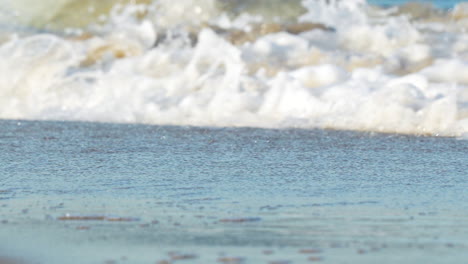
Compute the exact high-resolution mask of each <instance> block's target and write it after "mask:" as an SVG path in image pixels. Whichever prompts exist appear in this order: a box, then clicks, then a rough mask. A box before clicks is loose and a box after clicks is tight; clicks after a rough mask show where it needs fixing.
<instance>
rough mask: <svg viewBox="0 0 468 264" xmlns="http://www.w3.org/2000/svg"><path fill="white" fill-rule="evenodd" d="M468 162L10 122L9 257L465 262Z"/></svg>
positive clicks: (4, 211) (440, 145)
mask: <svg viewBox="0 0 468 264" xmlns="http://www.w3.org/2000/svg"><path fill="white" fill-rule="evenodd" d="M467 153H468V141H466V140H457V139H454V138H433V137H413V136H396V135H385V134H373V133H357V132H339V131H323V130H295V129H291V130H264V129H250V128H217V129H213V128H192V127H161V126H143V125H112V124H92V123H62V122H23V121H22V122H17V121H1V122H0V183H1V185H0V186H1V187H0V237H1V238H2V239H1V241H2V242H0V256H2V255H3V256H9V257H17V258H22V259H25V260H26V261H30V262H32V263H36V262H38V263H64V262H66V263H105V262H106V261H108V262H109V261H111V262H112V261H113V263H155V262H156V263H157V261H162V260H170V259H171V258H173V259H176V258H183V257H186V258H187V260H185V261H184V263H275V262H274V261H280V260H281V261H285V262H281V263H306V262H307V263H308V262H309V261H308V259H310V260H313V261H317V262H319V263H376V261H377V262H378V263H394V262H396V261H398V262H400V263H463V261H465V260H466V259H468V253H467V252H468V225H467V223H468V222H467V220H468V183H467V181H466V179H467V176H468V175H467V171H468V157H467V155H466V154H467ZM93 216H94V217H98V218H99V217H101V218H100V219H94V220H86V219H84V218H83V217H93ZM66 217H75V218H79V217H82V218H81V219H70V218H68V219H67V218H66ZM115 218H117V219H118V218H121V219H123V220H122V221H111V220H112V219H115ZM6 238H8V239H6ZM174 252H177V253H174ZM174 254H176V255H174ZM177 254H178V255H177ZM229 258H231V261H234V260H237V261H234V262H226V261H227V260H229ZM0 260H1V257H0ZM179 261H181V260H179ZM161 263H163V262H161ZM278 263H279V262H278Z"/></svg>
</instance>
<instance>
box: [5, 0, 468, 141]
mask: <svg viewBox="0 0 468 264" xmlns="http://www.w3.org/2000/svg"><path fill="white" fill-rule="evenodd" d="M280 2H282V3H280ZM284 2H286V1H279V2H278V3H276V2H275V3H276V4H278V5H282V6H280V7H277V8H283V9H285V10H289V11H288V12H286V13H285V14H284V16H280V15H279V14H278V10H277V9H275V8H274V5H271V4H270V5H266V4H264V5H262V4H261V3H262V1H259V2H258V3H257V5H253V4H249V2H248V1H247V2H244V1H234V2H229V1H214V0H204V1H190V0H187V1H181V2H180V3H178V4H177V5H174V4H173V1H166V0H160V1H154V2H151V3H150V2H149V1H102V2H101V1H98V2H93V1H88V2H86V3H85V2H79V1H65V0H64V1H62V2H57V1H54V2H53V3H52V2H51V3H45V4H44V5H43V6H45V7H44V8H46V7H49V9H48V10H49V11H50V12H45V11H41V10H39V11H37V12H32V11H31V9H28V8H25V6H27V4H30V2H27V1H15V2H13V1H11V2H4V3H2V5H3V7H6V6H8V7H13V9H14V10H16V13H15V14H13V15H12V14H8V12H5V11H3V12H2V16H3V19H2V20H0V21H4V22H2V24H3V25H4V26H3V28H4V30H3V33H2V36H1V40H2V45H1V47H0V58H1V60H0V72H1V73H2V78H0V118H2V119H28V120H80V121H93V122H119V123H120V122H124V123H147V124H161V125H168V124H170V125H194V126H251V127H267V128H283V127H301V128H327V129H344V130H359V131H375V132H389V133H407V134H429V135H443V136H459V137H466V135H467V134H468V77H467V76H468V62H467V61H468V44H467V43H468V34H467V27H468V6H467V5H466V3H461V4H458V5H457V6H456V7H455V8H454V9H451V10H442V9H436V8H434V7H431V6H426V5H422V4H419V5H415V6H411V5H405V6H402V7H390V8H383V7H377V6H371V5H369V4H367V3H366V2H365V1H360V0H353V1H317V0H304V1H302V3H299V2H298V1H297V3H296V2H294V1H291V3H289V4H285V3H284ZM98 3H99V4H98ZM286 7H288V9H286ZM418 10H419V11H418ZM420 10H426V11H425V12H420ZM4 13H5V14H4ZM46 13H47V15H44V14H46ZM3 14H4V15H3ZM9 16H13V17H15V20H14V22H6V21H10V20H8V19H6V18H7V17H9ZM25 29H27V30H25ZM41 32H42V33H41ZM44 32H48V33H44Z"/></svg>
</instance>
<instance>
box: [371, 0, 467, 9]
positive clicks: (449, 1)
mask: <svg viewBox="0 0 468 264" xmlns="http://www.w3.org/2000/svg"><path fill="white" fill-rule="evenodd" d="M367 2H368V3H370V4H376V5H385V6H393V5H401V4H404V3H408V2H422V3H430V4H433V5H434V6H436V7H438V8H444V9H447V8H452V7H454V6H455V5H456V4H458V3H462V2H466V1H463V0H417V1H409V0H367Z"/></svg>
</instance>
